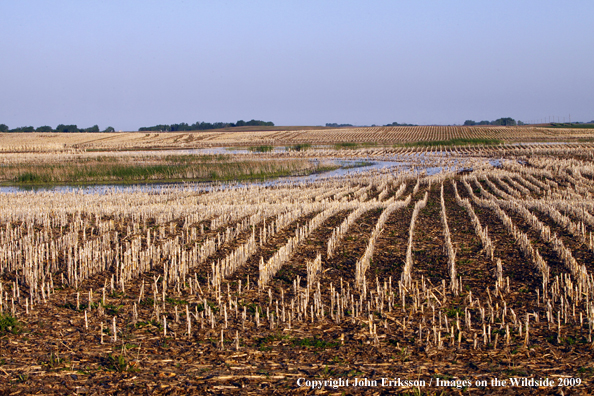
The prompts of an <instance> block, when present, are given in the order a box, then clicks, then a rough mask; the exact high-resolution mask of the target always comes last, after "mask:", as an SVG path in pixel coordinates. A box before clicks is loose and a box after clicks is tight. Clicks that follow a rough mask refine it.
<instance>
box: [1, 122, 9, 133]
mask: <svg viewBox="0 0 594 396" xmlns="http://www.w3.org/2000/svg"><path fill="white" fill-rule="evenodd" d="M0 132H8V125H6V124H0Z"/></svg>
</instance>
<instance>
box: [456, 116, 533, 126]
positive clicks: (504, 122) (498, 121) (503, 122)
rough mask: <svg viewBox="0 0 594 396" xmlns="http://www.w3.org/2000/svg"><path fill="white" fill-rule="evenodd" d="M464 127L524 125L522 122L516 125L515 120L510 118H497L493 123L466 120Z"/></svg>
mask: <svg viewBox="0 0 594 396" xmlns="http://www.w3.org/2000/svg"><path fill="white" fill-rule="evenodd" d="M464 125H505V126H515V125H524V123H523V122H522V121H518V122H517V123H516V120H514V119H513V118H511V117H505V118H498V119H496V120H495V121H479V122H476V121H472V120H466V121H464Z"/></svg>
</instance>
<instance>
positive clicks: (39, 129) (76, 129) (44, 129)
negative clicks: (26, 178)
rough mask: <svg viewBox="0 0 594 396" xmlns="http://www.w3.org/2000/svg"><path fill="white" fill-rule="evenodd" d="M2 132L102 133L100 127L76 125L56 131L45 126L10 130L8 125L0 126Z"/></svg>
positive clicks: (111, 129) (59, 127)
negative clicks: (80, 126)
mask: <svg viewBox="0 0 594 396" xmlns="http://www.w3.org/2000/svg"><path fill="white" fill-rule="evenodd" d="M114 131H115V129H113V127H107V128H105V129H104V130H103V132H114ZM0 132H100V130H99V126H98V125H93V126H92V127H89V128H79V127H77V126H76V125H64V124H60V125H58V126H57V127H56V128H55V129H53V128H52V127H51V126H48V125H43V126H40V127H37V128H34V127H32V126H27V127H18V128H12V129H11V128H9V127H8V125H6V124H0Z"/></svg>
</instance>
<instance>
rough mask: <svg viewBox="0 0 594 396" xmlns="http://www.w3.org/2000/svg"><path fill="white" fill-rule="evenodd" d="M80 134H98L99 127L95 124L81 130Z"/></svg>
mask: <svg viewBox="0 0 594 396" xmlns="http://www.w3.org/2000/svg"><path fill="white" fill-rule="evenodd" d="M81 132H99V126H98V125H96V124H95V125H93V126H92V127H89V128H85V129H83V130H81Z"/></svg>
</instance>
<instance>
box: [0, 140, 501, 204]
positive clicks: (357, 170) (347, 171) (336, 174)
mask: <svg viewBox="0 0 594 396" xmlns="http://www.w3.org/2000/svg"><path fill="white" fill-rule="evenodd" d="M314 150H315V149H314ZM285 151H286V148H285V147H280V148H275V149H274V151H273V153H275V152H285ZM147 153H149V152H147ZM152 153H153V154H154V152H152ZM171 153H172V154H173V153H174V154H197V155H219V154H220V155H225V154H258V152H252V151H250V150H248V149H243V148H226V147H215V148H205V149H192V150H171ZM139 154H140V155H142V152H135V155H139ZM261 154H266V153H261ZM348 154H349V153H348V152H345V157H347V158H348ZM445 154H446V153H442V155H444V156H446V155H445ZM447 154H449V153H447ZM256 157H257V155H256ZM436 157H438V155H436V153H418V154H417V155H416V156H414V157H404V158H403V157H399V156H388V157H384V159H382V160H378V159H374V158H372V157H365V156H363V157H361V158H358V159H351V158H348V159H347V158H343V159H340V158H334V159H332V158H331V159H327V158H324V159H322V160H320V159H316V158H312V159H311V162H312V163H314V164H319V163H321V162H322V161H323V162H324V164H333V165H335V166H339V168H337V169H333V170H329V171H323V172H318V173H313V174H311V175H306V176H283V177H278V178H275V179H270V180H265V181H253V182H225V183H223V182H187V183H137V184H94V185H55V184H52V185H35V186H0V193H18V192H26V191H29V192H46V191H49V192H65V193H66V192H80V193H82V194H106V193H111V192H138V191H142V192H159V191H162V190H164V189H168V188H172V187H176V188H180V187H181V188H187V189H190V190H192V191H209V190H212V189H213V188H231V187H241V186H246V185H248V184H252V185H254V184H255V185H262V186H273V185H277V184H282V183H313V182H316V181H319V180H323V179H331V178H342V177H347V178H349V177H353V176H356V175H357V174H362V173H371V172H376V173H388V172H394V173H400V172H407V171H408V172H413V173H417V172H418V173H422V172H423V173H425V174H426V175H429V176H431V175H435V174H437V173H439V172H442V171H443V170H444V167H442V166H435V161H434V160H435V158H436ZM262 160H264V158H262ZM490 162H491V164H492V165H493V166H500V165H501V163H500V162H499V161H497V160H491V161H490ZM451 163H452V164H454V165H457V164H459V162H458V161H456V160H453V161H451ZM460 165H462V164H461V163H460Z"/></svg>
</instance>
